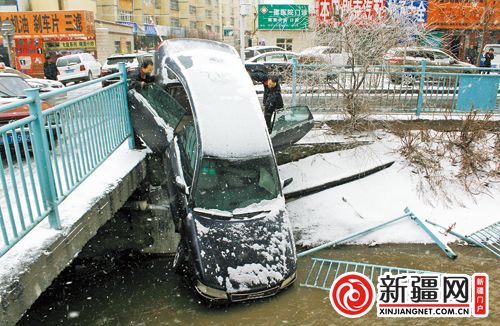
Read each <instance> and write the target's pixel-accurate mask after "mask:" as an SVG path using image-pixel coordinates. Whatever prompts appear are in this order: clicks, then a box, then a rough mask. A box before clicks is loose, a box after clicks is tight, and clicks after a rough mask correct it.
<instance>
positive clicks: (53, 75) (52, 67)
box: [43, 54, 57, 80]
mask: <svg viewBox="0 0 500 326" xmlns="http://www.w3.org/2000/svg"><path fill="white" fill-rule="evenodd" d="M43 74H44V75H45V78H46V79H50V80H57V66H56V56H55V55H53V54H52V55H50V56H49V57H48V58H47V59H46V60H45V63H44V64H43Z"/></svg>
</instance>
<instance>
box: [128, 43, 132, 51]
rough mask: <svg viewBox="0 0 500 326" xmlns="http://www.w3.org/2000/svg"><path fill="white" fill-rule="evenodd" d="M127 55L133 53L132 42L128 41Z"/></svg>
mask: <svg viewBox="0 0 500 326" xmlns="http://www.w3.org/2000/svg"><path fill="white" fill-rule="evenodd" d="M127 53H132V42H130V41H127Z"/></svg>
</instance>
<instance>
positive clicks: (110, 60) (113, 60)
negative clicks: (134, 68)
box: [106, 57, 137, 65]
mask: <svg viewBox="0 0 500 326" xmlns="http://www.w3.org/2000/svg"><path fill="white" fill-rule="evenodd" d="M119 62H124V63H137V58H136V57H116V58H108V59H107V60H106V64H107V65H116V64H118V63H119Z"/></svg>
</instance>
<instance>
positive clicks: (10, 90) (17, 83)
mask: <svg viewBox="0 0 500 326" xmlns="http://www.w3.org/2000/svg"><path fill="white" fill-rule="evenodd" d="M27 88H31V87H30V85H29V84H28V83H27V82H25V81H24V80H23V79H22V78H20V77H16V76H2V77H1V78H0V92H1V93H0V96H9V97H25V96H26V94H25V93H24V90H25V89H27ZM4 94H5V95H4Z"/></svg>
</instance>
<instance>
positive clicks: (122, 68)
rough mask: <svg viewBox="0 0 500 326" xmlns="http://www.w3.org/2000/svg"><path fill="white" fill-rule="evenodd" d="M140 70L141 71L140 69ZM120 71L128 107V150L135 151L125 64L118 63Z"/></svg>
mask: <svg viewBox="0 0 500 326" xmlns="http://www.w3.org/2000/svg"><path fill="white" fill-rule="evenodd" d="M139 69H141V68H140V67H139ZM118 70H119V71H120V73H121V74H122V75H121V79H122V80H121V83H123V84H122V86H121V87H122V90H123V94H124V99H125V102H126V103H125V106H126V118H127V129H128V134H129V136H128V148H129V149H135V139H134V128H133V127H132V119H131V118H130V112H129V110H128V100H127V92H128V85H127V68H126V67H125V63H124V62H120V63H118Z"/></svg>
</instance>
